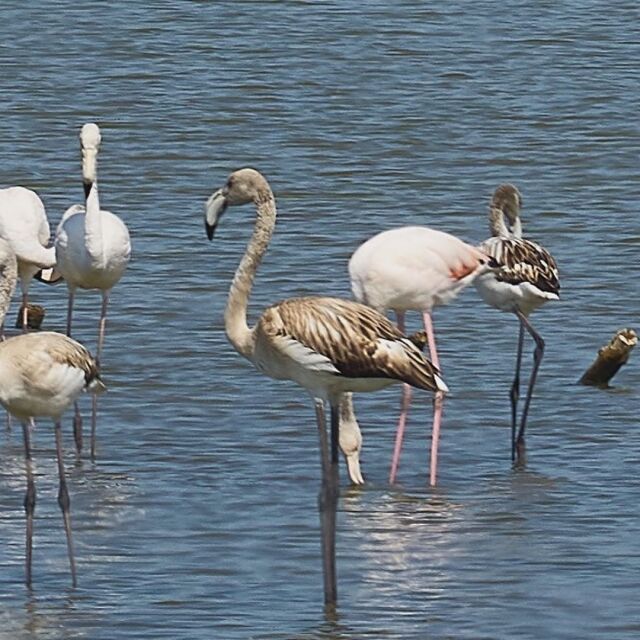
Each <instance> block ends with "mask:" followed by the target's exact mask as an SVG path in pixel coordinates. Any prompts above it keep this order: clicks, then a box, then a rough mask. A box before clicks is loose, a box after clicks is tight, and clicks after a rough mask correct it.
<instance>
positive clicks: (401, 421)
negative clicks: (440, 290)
mask: <svg viewBox="0 0 640 640" xmlns="http://www.w3.org/2000/svg"><path fill="white" fill-rule="evenodd" d="M396 324H397V325H398V329H399V330H400V331H401V332H402V333H404V332H405V325H404V311H396ZM411 395H412V389H411V385H408V384H406V383H405V384H403V385H402V400H401V401H400V417H399V418H398V428H397V429H396V441H395V444H394V446H393V457H392V458H391V471H390V472H389V483H390V484H394V483H395V481H396V475H397V473H398V465H399V464H400V453H401V452H402V441H403V439H404V428H405V426H406V424H407V416H408V415H409V406H410V405H411Z"/></svg>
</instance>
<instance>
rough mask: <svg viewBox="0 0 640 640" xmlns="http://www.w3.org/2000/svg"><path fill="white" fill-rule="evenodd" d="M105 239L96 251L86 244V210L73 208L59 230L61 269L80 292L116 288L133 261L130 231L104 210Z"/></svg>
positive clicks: (64, 276)
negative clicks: (131, 260) (81, 290)
mask: <svg viewBox="0 0 640 640" xmlns="http://www.w3.org/2000/svg"><path fill="white" fill-rule="evenodd" d="M100 218H101V225H102V231H103V237H102V242H101V246H100V248H99V249H97V250H96V251H92V249H91V246H89V245H88V243H86V242H85V231H86V227H85V222H86V209H85V207H84V206H82V205H77V204H76V205H73V206H71V207H69V208H68V209H67V211H65V214H64V216H63V218H62V220H61V221H60V224H59V225H58V229H57V231H56V241H55V248H56V255H57V259H58V262H57V270H58V271H59V272H60V273H61V274H62V276H63V278H64V279H65V281H66V282H67V283H68V284H69V285H70V286H73V287H78V288H80V289H100V290H103V291H104V290H109V289H112V288H113V287H114V286H115V285H116V284H117V283H118V281H119V280H120V278H122V276H123V275H124V273H125V271H126V270H127V265H128V264H129V260H130V258H131V240H130V238H129V230H128V229H127V226H126V225H125V224H124V222H122V220H121V219H120V218H119V217H118V216H116V215H114V214H113V213H111V212H110V211H106V210H104V209H101V210H100Z"/></svg>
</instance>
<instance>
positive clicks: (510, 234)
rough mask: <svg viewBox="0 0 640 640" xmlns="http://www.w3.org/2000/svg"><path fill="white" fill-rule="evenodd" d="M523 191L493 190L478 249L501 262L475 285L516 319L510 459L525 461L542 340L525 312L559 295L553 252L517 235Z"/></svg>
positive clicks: (512, 188) (488, 300) (507, 187)
mask: <svg viewBox="0 0 640 640" xmlns="http://www.w3.org/2000/svg"><path fill="white" fill-rule="evenodd" d="M521 207H522V196H521V195H520V192H519V191H518V189H517V188H516V187H515V186H513V185H512V184H502V185H500V186H499V187H498V188H497V189H496V190H495V192H494V194H493V197H492V198H491V204H490V205H489V228H490V230H491V236H492V237H491V238H489V239H488V240H485V242H483V243H482V245H481V246H480V249H481V250H482V251H484V252H485V253H487V254H488V255H490V256H492V257H493V258H495V260H496V261H497V262H498V263H500V265H501V267H500V269H497V270H494V271H492V272H491V273H486V274H483V275H481V276H480V277H479V278H477V279H476V281H475V285H476V288H477V289H478V292H479V293H480V295H481V296H482V298H483V299H484V301H485V302H486V303H487V304H489V305H491V306H492V307H495V308H496V309H499V310H500V311H510V312H512V313H515V314H516V316H517V318H518V321H519V323H520V335H519V337H518V352H517V355H516V373H515V376H514V378H513V384H512V385H511V392H510V394H509V397H510V399H511V459H512V460H514V461H516V464H518V465H522V464H524V462H525V439H524V431H525V426H526V424H527V415H528V413H529V405H530V403H531V396H532V393H533V387H534V385H535V382H536V377H537V375H538V369H539V368H540V363H541V362H542V356H543V353H544V340H543V339H542V336H541V335H540V334H539V333H538V332H537V331H536V330H535V329H534V328H533V326H532V325H531V322H529V319H528V317H529V314H530V313H531V312H532V311H533V310H535V309H537V308H538V307H540V306H541V305H543V304H545V303H546V302H548V301H549V300H558V299H559V297H560V296H559V294H560V280H559V277H558V267H557V265H556V261H555V260H554V258H553V256H552V255H551V254H550V253H549V252H548V251H547V250H546V249H545V248H544V247H542V246H540V245H539V244H536V243H535V242H532V241H531V240H525V239H524V238H523V237H522V222H521V220H520V209H521ZM525 329H526V331H527V332H528V333H529V335H530V336H531V337H532V338H533V340H534V342H535V343H536V347H535V350H534V352H533V368H532V370H531V378H530V379H529V388H528V390H527V397H526V399H525V402H524V408H523V411H522V418H521V421H520V429H519V430H518V434H517V436H516V421H517V409H518V399H519V396H520V365H521V362H522V347H523V343H524V332H525Z"/></svg>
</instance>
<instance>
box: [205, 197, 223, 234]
mask: <svg viewBox="0 0 640 640" xmlns="http://www.w3.org/2000/svg"><path fill="white" fill-rule="evenodd" d="M227 204H228V203H227V199H226V197H225V195H224V193H223V190H222V189H218V190H217V191H216V192H215V193H214V194H212V195H211V197H210V198H209V199H208V200H207V203H206V204H205V206H204V228H205V229H206V231H207V238H209V240H213V234H214V233H215V231H216V227H217V226H218V222H219V221H220V218H221V217H222V214H223V213H224V212H225V211H226V209H227Z"/></svg>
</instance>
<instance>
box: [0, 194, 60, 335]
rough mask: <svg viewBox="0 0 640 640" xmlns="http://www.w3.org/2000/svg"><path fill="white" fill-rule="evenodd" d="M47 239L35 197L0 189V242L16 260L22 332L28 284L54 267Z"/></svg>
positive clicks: (41, 210)
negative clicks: (21, 308)
mask: <svg viewBox="0 0 640 640" xmlns="http://www.w3.org/2000/svg"><path fill="white" fill-rule="evenodd" d="M49 237H50V230H49V221H48V220H47V214H46V212H45V208H44V204H42V200H40V197H39V196H38V194H37V193H35V192H34V191H31V190H30V189H25V188H24V187H9V188H7V189H0V238H3V239H4V240H6V241H7V242H8V243H9V244H10V245H11V247H12V249H13V251H14V252H15V255H16V257H17V259H18V275H19V278H20V288H21V290H22V304H23V315H22V327H23V329H25V330H26V327H27V303H28V302H29V285H30V284H31V280H32V279H33V277H34V276H35V275H36V273H38V271H40V270H41V269H47V268H51V267H53V266H54V265H55V263H56V256H55V250H54V249H53V247H50V248H48V247H47V245H48V243H49Z"/></svg>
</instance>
